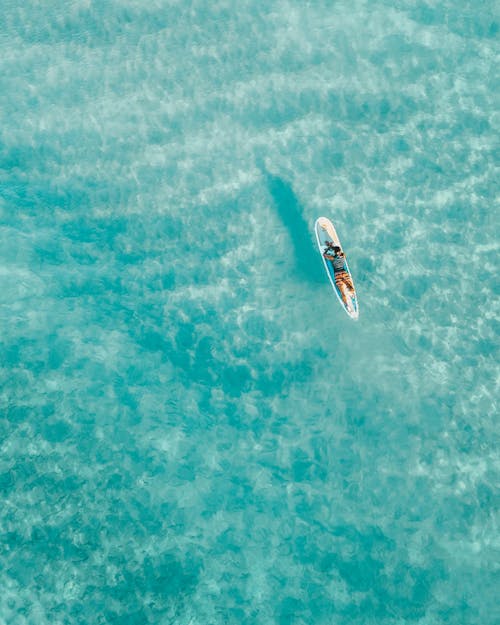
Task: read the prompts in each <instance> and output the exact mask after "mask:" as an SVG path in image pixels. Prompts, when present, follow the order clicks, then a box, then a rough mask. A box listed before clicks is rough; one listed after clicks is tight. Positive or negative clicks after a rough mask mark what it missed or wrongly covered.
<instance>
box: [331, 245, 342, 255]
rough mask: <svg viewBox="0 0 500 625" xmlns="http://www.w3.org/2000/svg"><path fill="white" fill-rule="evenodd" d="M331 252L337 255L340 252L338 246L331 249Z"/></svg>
mask: <svg viewBox="0 0 500 625" xmlns="http://www.w3.org/2000/svg"><path fill="white" fill-rule="evenodd" d="M333 251H334V252H336V253H337V254H338V253H339V252H340V251H341V250H340V247H339V246H338V245H336V246H335V247H334V248H333Z"/></svg>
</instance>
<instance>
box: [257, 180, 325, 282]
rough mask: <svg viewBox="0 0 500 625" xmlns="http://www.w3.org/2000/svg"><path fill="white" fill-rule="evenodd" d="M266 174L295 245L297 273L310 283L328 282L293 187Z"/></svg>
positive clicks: (271, 192) (278, 208)
mask: <svg viewBox="0 0 500 625" xmlns="http://www.w3.org/2000/svg"><path fill="white" fill-rule="evenodd" d="M263 173H264V176H265V179H266V183H267V188H268V189H269V192H270V194H271V196H272V198H273V200H274V205H275V207H276V211H277V213H278V215H279V216H280V219H281V221H282V222H283V224H284V225H285V226H286V228H287V230H288V233H289V235H290V239H291V241H292V245H293V252H294V255H295V267H294V269H295V271H296V272H297V274H299V275H301V277H302V278H303V279H304V280H307V281H308V282H314V283H317V282H324V280H325V275H324V273H323V271H322V268H321V259H320V257H319V254H318V251H317V248H316V246H315V243H314V239H313V224H312V223H308V222H307V221H306V220H305V219H304V217H303V210H302V207H301V205H300V203H299V201H298V199H297V197H296V195H295V193H294V192H293V189H292V187H291V186H290V185H289V184H288V183H287V182H285V181H284V180H282V179H281V178H279V177H278V176H273V175H271V174H270V173H268V172H267V171H264V172H263Z"/></svg>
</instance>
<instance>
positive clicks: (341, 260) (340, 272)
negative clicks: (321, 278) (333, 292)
mask: <svg viewBox="0 0 500 625" xmlns="http://www.w3.org/2000/svg"><path fill="white" fill-rule="evenodd" d="M325 246H326V247H325V251H324V252H323V256H324V257H325V258H326V260H329V261H330V262H331V263H332V266H333V275H334V277H335V284H336V286H337V288H338V290H339V291H340V294H341V295H342V301H343V302H344V304H345V306H346V307H347V308H348V309H350V308H351V298H354V286H353V283H352V280H351V276H350V275H349V273H348V272H347V271H346V270H345V254H344V252H343V251H342V250H341V249H340V247H339V246H338V245H334V244H333V243H332V242H331V241H325Z"/></svg>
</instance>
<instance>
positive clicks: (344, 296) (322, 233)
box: [314, 217, 359, 319]
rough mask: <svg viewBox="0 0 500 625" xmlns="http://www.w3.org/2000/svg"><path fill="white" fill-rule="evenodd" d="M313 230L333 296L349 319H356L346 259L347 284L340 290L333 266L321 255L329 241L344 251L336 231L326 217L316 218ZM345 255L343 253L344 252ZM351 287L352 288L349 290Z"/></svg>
mask: <svg viewBox="0 0 500 625" xmlns="http://www.w3.org/2000/svg"><path fill="white" fill-rule="evenodd" d="M314 230H315V232H316V240H317V242H318V248H319V253H320V254H321V258H322V259H323V264H324V266H325V269H326V273H327V275H328V278H329V280H330V283H331V285H332V287H333V290H334V291H335V294H336V295H337V297H338V300H339V302H340V304H341V305H342V308H343V309H344V310H345V311H346V313H347V314H348V315H349V317H350V318H351V319H357V318H358V317H359V307H358V298H357V295H356V289H355V288H354V282H353V279H352V275H351V271H350V269H349V265H348V264H347V258H345V256H344V270H345V271H346V272H347V274H348V280H347V281H346V282H347V284H346V285H345V286H343V287H342V290H341V288H339V287H340V286H341V283H340V281H339V280H337V281H336V280H335V272H334V270H333V264H332V262H331V261H330V260H327V259H326V258H325V257H324V256H323V253H324V252H325V251H326V249H327V246H326V242H327V241H331V242H332V243H333V245H338V247H340V249H341V250H342V251H344V249H343V247H342V244H341V242H340V239H339V236H338V234H337V231H336V230H335V226H334V225H333V224H332V222H331V221H330V220H329V219H328V218H327V217H318V219H316V223H315V225H314ZM344 254H345V252H344ZM351 286H352V288H350V287H351Z"/></svg>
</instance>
